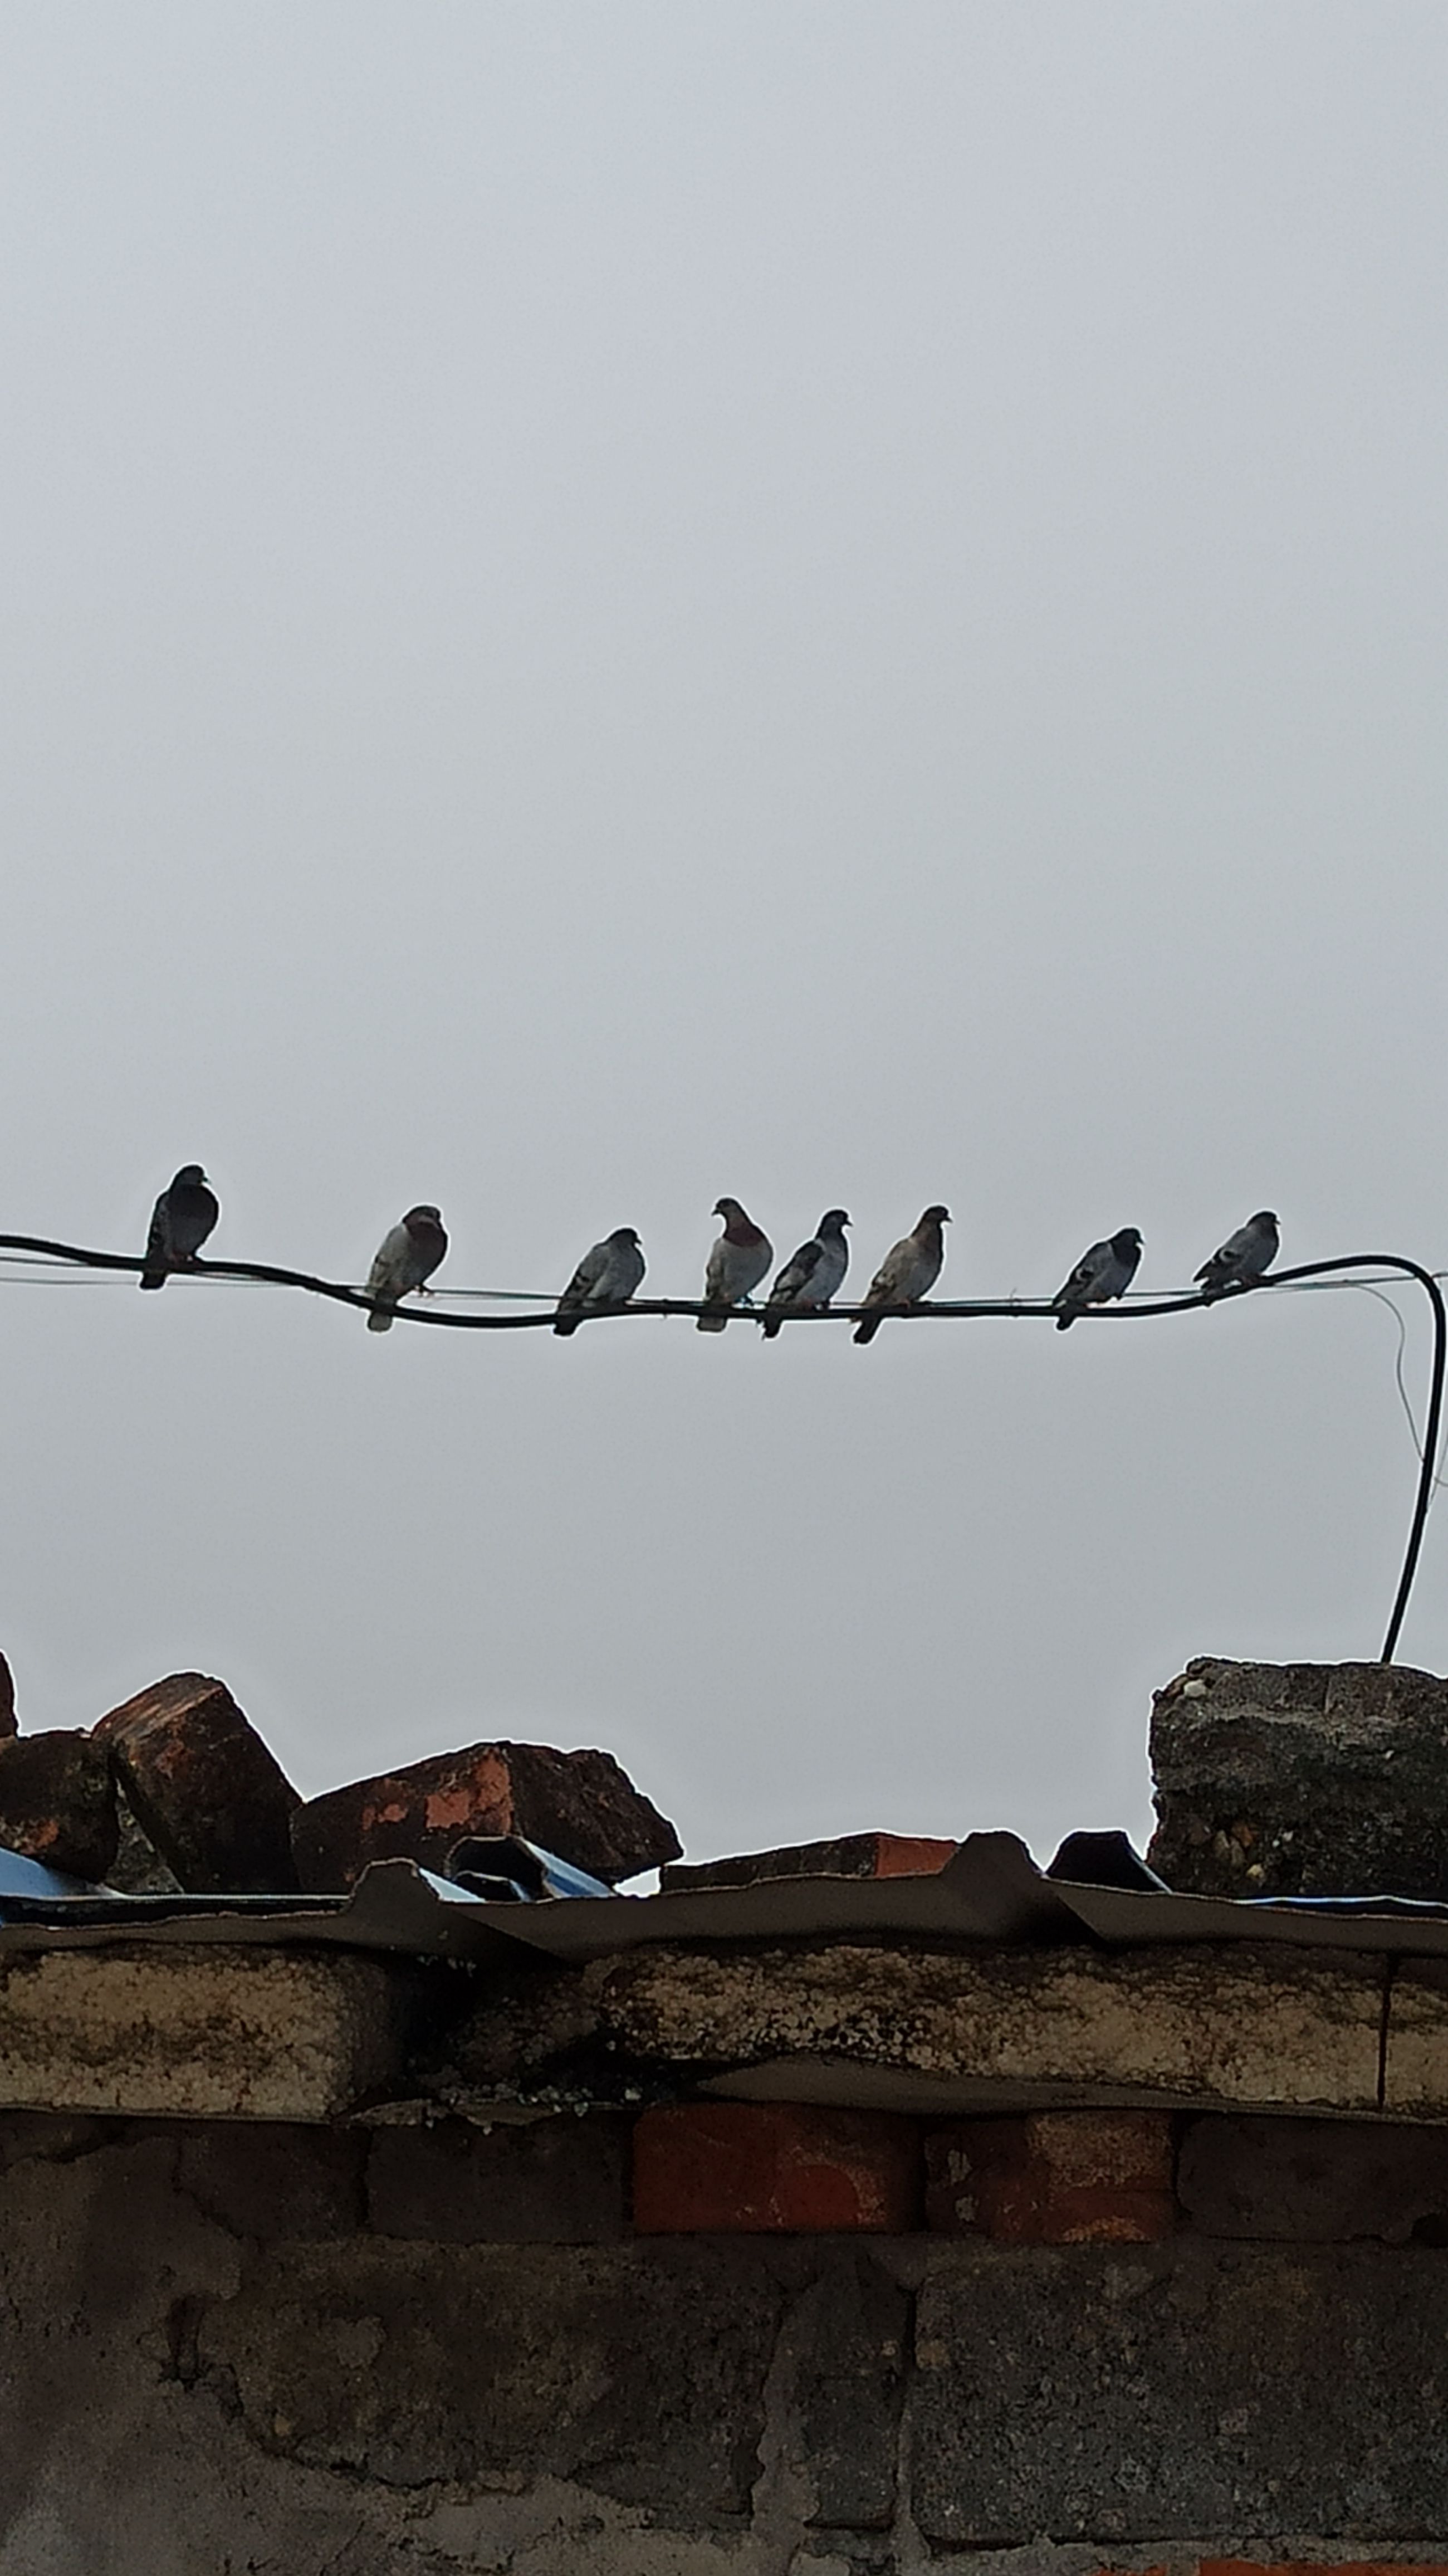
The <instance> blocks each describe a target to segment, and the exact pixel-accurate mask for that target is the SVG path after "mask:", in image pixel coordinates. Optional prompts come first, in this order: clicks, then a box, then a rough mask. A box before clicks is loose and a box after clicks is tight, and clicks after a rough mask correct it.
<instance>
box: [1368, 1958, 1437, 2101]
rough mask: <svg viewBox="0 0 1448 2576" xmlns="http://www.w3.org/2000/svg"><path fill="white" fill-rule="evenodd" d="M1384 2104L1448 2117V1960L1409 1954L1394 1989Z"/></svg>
mask: <svg viewBox="0 0 1448 2576" xmlns="http://www.w3.org/2000/svg"><path fill="white" fill-rule="evenodd" d="M1383 2109H1384V2110H1385V2111H1391V2112H1394V2113H1396V2114H1397V2116H1398V2117H1399V2118H1400V2119H1408V2120H1448V1960H1444V1959H1405V1960H1403V1961H1402V1962H1401V1964H1400V1965H1399V1967H1398V1968H1397V1971H1396V1973H1395V1974H1394V1977H1393V1980H1392V1985H1391V1988H1390V1991H1389V2000H1388V2014H1387V2031H1386V2035H1385V2043H1384V2049H1383Z"/></svg>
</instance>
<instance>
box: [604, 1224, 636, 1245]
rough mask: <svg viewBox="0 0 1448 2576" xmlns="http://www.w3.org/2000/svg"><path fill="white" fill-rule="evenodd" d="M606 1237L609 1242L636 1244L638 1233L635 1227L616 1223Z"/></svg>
mask: <svg viewBox="0 0 1448 2576" xmlns="http://www.w3.org/2000/svg"><path fill="white" fill-rule="evenodd" d="M608 1239H609V1242H610V1243H632V1244H636V1243H637V1242H638V1234H637V1231H636V1229H635V1228H634V1227H633V1226H631V1225H616V1226H615V1227H614V1229H613V1232H612V1234H611V1235H610V1236H609V1238H608Z"/></svg>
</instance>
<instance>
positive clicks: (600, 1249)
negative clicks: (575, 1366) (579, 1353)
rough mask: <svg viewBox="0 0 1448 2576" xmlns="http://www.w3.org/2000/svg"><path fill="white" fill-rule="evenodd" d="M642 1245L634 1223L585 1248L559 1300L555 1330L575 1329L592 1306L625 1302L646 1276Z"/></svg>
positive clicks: (614, 1304) (623, 1226) (620, 1304)
mask: <svg viewBox="0 0 1448 2576" xmlns="http://www.w3.org/2000/svg"><path fill="white" fill-rule="evenodd" d="M643 1275H644V1255H643V1246H642V1245H641V1243H640V1242H639V1239H638V1236H637V1234H636V1233H635V1232H634V1229H633V1227H632V1226H631V1225H616V1226H615V1227H614V1230H613V1232H612V1234H606V1235H605V1236H604V1238H603V1241H602V1243H595V1244H594V1245H593V1247H592V1249H591V1250H590V1251H588V1252H585V1254H584V1256H583V1259H582V1260H581V1261H580V1263H579V1265H578V1268H577V1269H576V1270H575V1271H574V1274H573V1276H572V1278H571V1279H570V1280H569V1282H568V1285H567V1287H566V1288H565V1289H564V1291H563V1294H562V1296H561V1297H560V1298H559V1300H558V1314H557V1317H556V1319H555V1321H554V1325H553V1330H554V1332H555V1333H564V1334H567V1333H576V1332H577V1330H578V1327H579V1325H580V1324H581V1323H582V1321H583V1318H584V1316H585V1315H586V1314H587V1313H588V1312H589V1309H590V1308H597V1307H599V1306H623V1305H626V1304H627V1302H628V1300H629V1298H630V1297H632V1296H634V1295H635V1294H636V1293H637V1291H638V1289H639V1287H640V1285H641V1283H642V1280H643Z"/></svg>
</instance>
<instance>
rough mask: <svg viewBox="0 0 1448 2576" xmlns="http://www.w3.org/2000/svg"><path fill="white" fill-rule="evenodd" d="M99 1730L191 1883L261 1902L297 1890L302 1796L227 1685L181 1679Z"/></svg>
mask: <svg viewBox="0 0 1448 2576" xmlns="http://www.w3.org/2000/svg"><path fill="white" fill-rule="evenodd" d="M93 1732H94V1738H95V1741H96V1743H97V1744H98V1745H100V1746H101V1747H102V1748H103V1750H104V1751H105V1752H106V1753H108V1754H109V1756H110V1759H111V1761H112V1762H113V1763H114V1765H115V1768H116V1772H117V1774H118V1776H119V1779H120V1782H121V1785H122V1787H123V1789H124V1791H125V1794H126V1801H127V1804H128V1805H129V1806H130V1808H131V1810H132V1813H133V1814H134V1816H135V1817H136V1820H137V1822H138V1823H139V1825H140V1827H141V1830H142V1832H143V1833H144V1834H145V1836H146V1838H147V1840H148V1841H149V1842H150V1843H151V1844H152V1845H153V1846H154V1848H155V1849H156V1851H158V1852H159V1853H160V1855H161V1858H162V1859H163V1860H164V1861H165V1863H166V1865H167V1867H168V1868H169V1869H170V1870H171V1871H172V1872H173V1873H174V1875H175V1877H176V1879H177V1881H178V1882H179V1884H180V1885H181V1886H182V1887H184V1888H189V1889H192V1890H194V1891H195V1892H196V1893H197V1894H200V1895H212V1894H220V1893H221V1892H223V1891H224V1890H234V1891H235V1892H236V1893H237V1894H238V1895H259V1896H265V1895H280V1894H286V1893H288V1892H290V1891H291V1890H292V1889H294V1888H295V1887H296V1884H297V1874H296V1868H295V1865H294V1863H293V1860H292V1850H291V1841H290V1838H289V1835H288V1830H287V1828H288V1823H289V1820H290V1817H291V1813H292V1810H293V1808H295V1807H298V1806H300V1804H301V1795H300V1792H299V1791H298V1790H296V1789H294V1788H293V1787H292V1784H291V1782H290V1780H289V1779H288V1778H287V1776H286V1774H285V1772H284V1771H283V1770H282V1767H281V1765H280V1763H279V1762H278V1761H277V1759H276V1757H275V1755H274V1754H273V1753H271V1752H270V1751H269V1750H268V1748H267V1746H266V1745H265V1744H264V1743H263V1742H262V1739H261V1737H260V1736H259V1735H258V1733H257V1731H256V1729H255V1727H254V1726H253V1725H251V1723H250V1721H249V1720H248V1719H247V1718H245V1717H244V1716H243V1715H242V1712H241V1710H240V1709H239V1708H238V1707H237V1705H236V1702H235V1700H234V1699H233V1698H232V1696H231V1693H230V1691H229V1690H228V1689H227V1687H226V1684H225V1683H224V1682H218V1681H213V1680H212V1679H211V1678H210V1677H209V1675H207V1674H205V1673H172V1674H171V1675H170V1676H169V1678H168V1679H167V1680H165V1681H162V1682H153V1683H152V1684H151V1686H150V1688H149V1689H148V1690H143V1691H137V1693H136V1695H135V1697H134V1698H133V1699H128V1700H125V1701H124V1702H123V1703H122V1705H121V1706H120V1707H119V1708H113V1709H111V1710H109V1711H108V1712H107V1714H106V1716H104V1717H103V1718H101V1719H100V1720H99V1722H98V1724H97V1725H96V1727H95V1728H94V1730H93ZM104 1874H105V1873H104V1871H98V1872H97V1873H96V1875H97V1876H100V1877H103V1876H104Z"/></svg>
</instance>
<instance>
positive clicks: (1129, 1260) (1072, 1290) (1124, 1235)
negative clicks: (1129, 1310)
mask: <svg viewBox="0 0 1448 2576" xmlns="http://www.w3.org/2000/svg"><path fill="white" fill-rule="evenodd" d="M1140 1259H1141V1237H1140V1235H1139V1234H1138V1233H1137V1230H1136V1228H1135V1226H1134V1225H1124V1226H1123V1227H1122V1229H1121V1231H1120V1233H1119V1234H1108V1235H1107V1236H1106V1238H1105V1240H1104V1241H1103V1242H1101V1243H1093V1244H1092V1246H1091V1249H1090V1251H1089V1252H1083V1253H1082V1255H1081V1258H1080V1260H1079V1261H1078V1262H1077V1264H1076V1267H1075V1269H1074V1270H1073V1271H1072V1273H1071V1276H1070V1278H1069V1279H1068V1280H1067V1282H1066V1285H1065V1287H1064V1288H1063V1289H1062V1290H1061V1293H1060V1295H1059V1297H1054V1298H1053V1299H1052V1300H1051V1302H1052V1304H1053V1305H1054V1307H1055V1309H1056V1330H1057V1332H1058V1333H1068V1332H1069V1331H1070V1329H1071V1326H1072V1325H1073V1324H1074V1323H1075V1321H1076V1318H1077V1316H1078V1315H1084V1314H1085V1312H1086V1309H1087V1307H1088V1306H1109V1305H1110V1303H1111V1300H1112V1298H1113V1297H1124V1296H1125V1294H1126V1291H1127V1289H1128V1288H1129V1287H1130V1286H1131V1283H1132V1281H1133V1279H1134V1278H1135V1277H1136V1265H1137V1263H1138V1262H1139V1261H1140Z"/></svg>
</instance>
